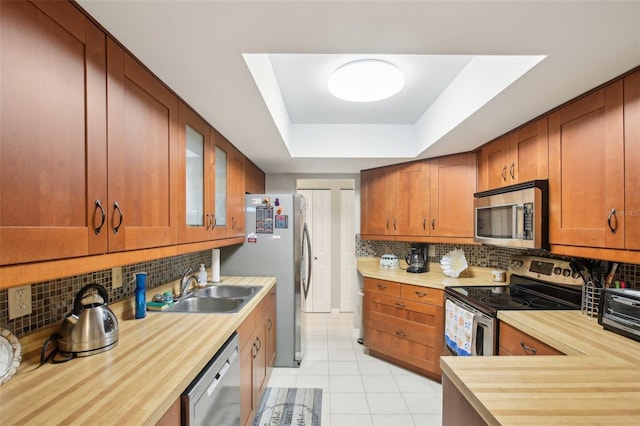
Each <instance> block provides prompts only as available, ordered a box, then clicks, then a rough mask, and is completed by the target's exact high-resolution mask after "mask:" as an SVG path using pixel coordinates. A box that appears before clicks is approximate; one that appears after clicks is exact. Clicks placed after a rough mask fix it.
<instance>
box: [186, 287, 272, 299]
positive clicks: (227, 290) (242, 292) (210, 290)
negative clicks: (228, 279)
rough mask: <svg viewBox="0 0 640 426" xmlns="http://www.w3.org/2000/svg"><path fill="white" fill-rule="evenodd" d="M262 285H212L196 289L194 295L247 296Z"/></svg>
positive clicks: (216, 296) (217, 296)
mask: <svg viewBox="0 0 640 426" xmlns="http://www.w3.org/2000/svg"><path fill="white" fill-rule="evenodd" d="M261 288H262V287H260V286H244V285H242V286H241V285H212V286H208V287H205V288H203V289H200V290H198V291H196V293H195V296H196V297H215V298H220V297H247V296H251V295H252V294H255V293H257V292H258V290H260V289H261Z"/></svg>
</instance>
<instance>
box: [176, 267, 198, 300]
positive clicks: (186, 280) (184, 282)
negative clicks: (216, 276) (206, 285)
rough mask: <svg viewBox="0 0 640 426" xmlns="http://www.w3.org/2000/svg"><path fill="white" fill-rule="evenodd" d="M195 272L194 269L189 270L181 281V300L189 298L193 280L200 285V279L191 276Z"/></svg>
mask: <svg viewBox="0 0 640 426" xmlns="http://www.w3.org/2000/svg"><path fill="white" fill-rule="evenodd" d="M192 272H193V269H191V268H189V269H187V270H186V271H185V273H184V274H182V278H181V279H180V297H179V298H180V299H184V298H185V297H186V296H187V289H188V288H189V285H190V284H191V281H192V280H195V282H196V284H197V283H198V279H197V278H196V276H195V275H189V274H191V273H192Z"/></svg>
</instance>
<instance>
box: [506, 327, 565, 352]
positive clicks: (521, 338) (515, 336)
mask: <svg viewBox="0 0 640 426" xmlns="http://www.w3.org/2000/svg"><path fill="white" fill-rule="evenodd" d="M499 341H500V347H499V348H498V355H564V354H563V353H562V352H560V351H559V350H557V349H555V348H553V347H551V346H549V345H547V344H546V343H542V342H541V341H540V340H538V339H536V338H534V337H531V336H529V335H528V334H527V333H524V332H522V331H520V330H518V329H517V328H514V327H512V326H510V325H509V324H505V323H504V322H500V339H499Z"/></svg>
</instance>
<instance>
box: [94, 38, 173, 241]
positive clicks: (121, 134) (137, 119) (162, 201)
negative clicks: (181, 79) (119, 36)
mask: <svg viewBox="0 0 640 426" xmlns="http://www.w3.org/2000/svg"><path fill="white" fill-rule="evenodd" d="M107 64H108V65H107V106H108V107H107V112H108V117H109V119H108V135H109V136H108V151H107V156H108V187H109V199H108V204H107V206H105V208H106V209H107V215H108V217H109V218H110V219H111V220H112V223H111V227H110V228H109V231H110V232H109V251H122V250H133V249H141V248H148V247H160V246H165V245H170V244H177V243H178V228H179V226H178V210H179V202H178V192H179V191H178V181H179V178H178V161H179V156H178V98H177V97H176V96H175V95H173V94H172V93H171V92H170V91H169V89H167V88H166V87H165V86H164V85H163V84H162V83H161V82H160V81H159V80H157V79H156V78H155V77H154V76H153V75H152V74H151V73H149V72H148V71H147V70H145V69H144V68H143V67H142V65H140V64H139V63H138V62H137V61H136V60H135V59H134V58H133V57H132V56H131V55H129V54H128V53H127V52H125V51H124V50H123V49H122V48H121V47H120V46H119V45H117V44H116V43H115V42H114V41H113V40H111V39H108V40H107Z"/></svg>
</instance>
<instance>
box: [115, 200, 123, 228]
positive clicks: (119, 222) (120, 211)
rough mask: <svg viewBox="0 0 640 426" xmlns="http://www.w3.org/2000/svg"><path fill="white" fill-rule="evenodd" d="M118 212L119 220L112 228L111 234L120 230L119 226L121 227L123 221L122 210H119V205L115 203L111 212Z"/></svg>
mask: <svg viewBox="0 0 640 426" xmlns="http://www.w3.org/2000/svg"><path fill="white" fill-rule="evenodd" d="M116 211H117V212H118V215H119V216H120V220H119V221H118V225H116V226H114V227H113V233H114V234H117V233H118V231H119V230H120V226H122V222H123V220H124V215H123V214H122V209H121V208H120V205H119V204H118V202H117V201H114V202H113V212H114V213H115V212H116Z"/></svg>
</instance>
